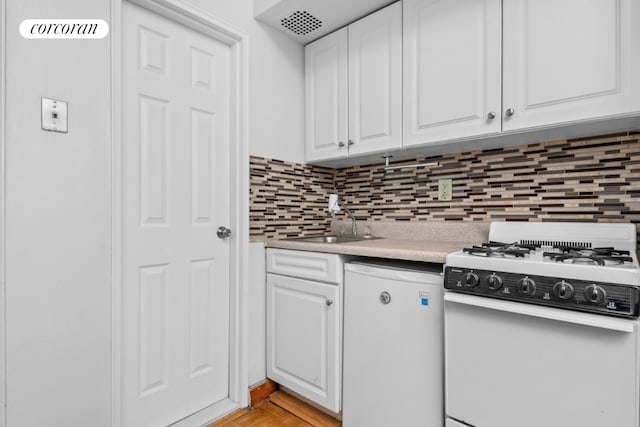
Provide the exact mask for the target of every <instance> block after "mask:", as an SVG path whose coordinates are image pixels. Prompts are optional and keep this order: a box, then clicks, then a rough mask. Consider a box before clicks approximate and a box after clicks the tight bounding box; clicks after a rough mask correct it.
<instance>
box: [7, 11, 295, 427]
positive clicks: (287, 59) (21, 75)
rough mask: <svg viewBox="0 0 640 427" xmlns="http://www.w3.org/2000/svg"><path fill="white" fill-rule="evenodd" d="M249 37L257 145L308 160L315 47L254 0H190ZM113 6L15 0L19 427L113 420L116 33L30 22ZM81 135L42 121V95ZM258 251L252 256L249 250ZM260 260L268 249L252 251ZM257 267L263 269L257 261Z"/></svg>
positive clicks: (13, 191) (254, 374) (11, 23)
mask: <svg viewBox="0 0 640 427" xmlns="http://www.w3.org/2000/svg"><path fill="white" fill-rule="evenodd" d="M189 3H190V4H191V5H193V6H194V7H198V8H200V9H202V10H203V11H204V12H205V13H207V14H210V15H213V16H215V17H216V18H217V19H220V20H223V21H226V22H229V23H230V24H232V25H234V26H235V27H237V28H239V29H241V30H242V31H244V32H245V33H247V34H249V69H250V76H249V101H250V106H249V114H250V119H249V120H250V134H249V139H250V153H251V154H252V155H256V156H263V157H271V158H276V159H281V160H288V161H293V162H302V161H303V147H302V138H303V134H304V123H303V118H304V116H303V93H304V91H303V66H304V65H303V64H304V62H303V48H302V46H300V45H299V44H297V43H295V42H294V41H292V40H290V39H288V38H287V37H286V36H285V35H283V34H281V33H279V32H278V31H276V30H274V29H271V28H269V27H267V26H264V25H263V24H260V23H257V22H256V21H254V20H253V10H252V2H251V1H249V0H242V1H238V0H217V1H215V2H212V1H209V0H189ZM110 7H111V1H110V0H92V1H86V0H65V1H62V2H51V1H46V0H6V8H7V13H6V16H5V19H6V23H7V25H6V26H4V28H3V29H2V30H3V31H6V34H7V53H6V87H7V91H6V102H7V106H8V108H7V112H6V122H7V125H6V130H5V131H6V163H7V167H6V190H7V191H6V225H7V232H6V236H5V240H6V281H7V309H6V316H7V317H6V328H7V331H8V333H7V371H8V373H7V379H6V381H7V391H8V393H7V420H8V426H11V427H13V426H20V427H31V426H39V425H55V426H58V425H59V426H62V425H65V426H66V425H78V426H80V425H91V426H94V427H95V426H97V427H100V426H108V425H110V423H111V321H112V319H111V277H110V271H111V270H110V269H111V258H110V251H111V247H110V243H111V236H110V233H111V228H110V226H111V212H110V209H111V206H110V194H111V193H110V160H109V156H110V135H109V131H110V101H111V100H110V66H111V63H110V50H109V49H110V46H109V43H110V40H109V39H104V40H84V41H79V40H76V41H72V40H59V41H52V40H46V41H45V40H25V39H23V38H22V37H21V36H20V35H19V34H18V31H17V29H18V25H19V23H20V22H21V21H22V20H23V19H27V18H100V19H104V20H106V21H107V22H110ZM41 97H51V98H56V99H61V100H64V101H67V102H68V103H69V133H68V134H59V133H51V132H45V131H42V130H41V129H40V98H41ZM247 256H249V254H247ZM251 256H252V259H254V260H259V259H260V257H262V258H263V257H264V250H263V249H262V247H261V245H260V247H254V245H252V253H251ZM254 265H255V264H254ZM251 277H252V285H251V288H250V290H249V292H250V295H249V298H250V304H251V306H252V307H253V308H254V310H253V311H252V313H251V319H250V321H251V325H250V351H251V356H250V366H251V367H250V374H251V379H250V382H251V383H255V382H257V381H259V380H261V379H262V378H264V375H265V374H264V363H265V362H264V311H263V310H264V292H265V284H264V274H261V273H260V272H259V271H257V270H255V271H253V272H252V276H251Z"/></svg>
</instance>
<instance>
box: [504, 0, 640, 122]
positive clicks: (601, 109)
mask: <svg viewBox="0 0 640 427" xmlns="http://www.w3.org/2000/svg"><path fill="white" fill-rule="evenodd" d="M503 8H504V39H503V40H504V70H503V71H504V77H503V78H504V81H503V84H504V86H503V88H504V89H503V90H504V93H503V115H504V122H503V130H504V131H509V130H515V129H524V128H532V127H537V126H544V125H550V124H554V123H563V122H573V121H580V120H584V119H589V118H594V117H605V116H609V115H615V114H620V113H626V112H630V111H634V110H636V111H637V110H638V109H640V96H639V95H640V92H639V90H638V89H639V88H640V82H639V79H638V75H639V73H640V56H639V55H637V52H638V49H640V29H639V28H638V25H637V22H638V20H639V19H640V4H639V3H638V2H637V1H634V0H593V1H588V2H586V1H584V0H563V1H557V0H536V1H527V0H513V1H505V2H504V6H503ZM509 109H512V110H513V111H510V110H509ZM507 110H509V111H508V113H507ZM508 114H511V115H508Z"/></svg>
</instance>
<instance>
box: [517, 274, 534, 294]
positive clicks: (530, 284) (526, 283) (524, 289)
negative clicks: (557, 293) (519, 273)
mask: <svg viewBox="0 0 640 427" xmlns="http://www.w3.org/2000/svg"><path fill="white" fill-rule="evenodd" d="M518 291H519V292H520V293H521V294H525V295H533V294H535V293H536V282H534V281H533V280H532V279H529V278H528V277H525V278H524V279H520V280H519V281H518Z"/></svg>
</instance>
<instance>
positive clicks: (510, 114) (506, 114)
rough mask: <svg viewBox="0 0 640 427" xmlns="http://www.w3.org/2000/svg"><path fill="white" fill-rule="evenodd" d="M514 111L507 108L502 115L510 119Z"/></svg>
mask: <svg viewBox="0 0 640 427" xmlns="http://www.w3.org/2000/svg"><path fill="white" fill-rule="evenodd" d="M515 112H516V110H514V109H513V108H507V109H506V110H504V115H505V116H507V117H511V116H513V115H514V114H515Z"/></svg>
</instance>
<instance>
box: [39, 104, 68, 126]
mask: <svg viewBox="0 0 640 427" xmlns="http://www.w3.org/2000/svg"><path fill="white" fill-rule="evenodd" d="M42 129H43V130H48V131H51V132H62V133H67V103H66V102H64V101H58V100H56V99H49V98H42Z"/></svg>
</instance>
